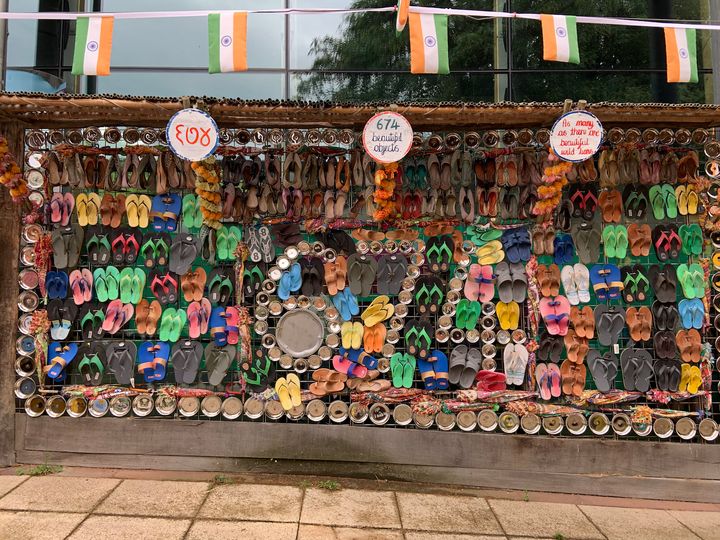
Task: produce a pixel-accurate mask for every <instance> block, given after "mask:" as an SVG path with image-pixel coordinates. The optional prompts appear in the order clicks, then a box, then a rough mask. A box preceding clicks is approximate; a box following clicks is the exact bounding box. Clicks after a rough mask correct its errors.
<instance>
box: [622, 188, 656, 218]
mask: <svg viewBox="0 0 720 540" xmlns="http://www.w3.org/2000/svg"><path fill="white" fill-rule="evenodd" d="M623 200H624V201H625V216H626V217H627V218H628V219H645V216H647V212H648V208H649V207H650V202H649V200H648V190H647V188H646V187H644V186H636V185H633V184H628V185H627V186H625V189H624V190H623Z"/></svg>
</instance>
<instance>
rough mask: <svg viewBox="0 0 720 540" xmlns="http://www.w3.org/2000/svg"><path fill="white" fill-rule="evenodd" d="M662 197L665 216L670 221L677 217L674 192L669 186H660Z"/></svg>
mask: <svg viewBox="0 0 720 540" xmlns="http://www.w3.org/2000/svg"><path fill="white" fill-rule="evenodd" d="M661 192H662V197H663V199H664V202H665V214H666V215H667V217H669V218H670V219H675V218H676V217H677V216H678V206H677V199H676V198H675V190H674V189H673V187H672V186H671V185H670V184H662V191H661Z"/></svg>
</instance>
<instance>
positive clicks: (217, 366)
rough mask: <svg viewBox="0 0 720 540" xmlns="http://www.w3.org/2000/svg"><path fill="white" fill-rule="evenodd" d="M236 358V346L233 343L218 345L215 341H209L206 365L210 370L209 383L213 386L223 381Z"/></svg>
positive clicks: (206, 348) (206, 351)
mask: <svg viewBox="0 0 720 540" xmlns="http://www.w3.org/2000/svg"><path fill="white" fill-rule="evenodd" d="M234 359H235V347H234V346H233V345H225V346H224V347H218V346H217V345H215V343H209V344H208V345H207V346H206V347H205V367H206V368H207V372H208V383H210V385H211V386H217V385H219V384H221V383H222V381H223V379H224V378H225V375H227V370H228V369H229V368H230V364H232V362H233V360H234Z"/></svg>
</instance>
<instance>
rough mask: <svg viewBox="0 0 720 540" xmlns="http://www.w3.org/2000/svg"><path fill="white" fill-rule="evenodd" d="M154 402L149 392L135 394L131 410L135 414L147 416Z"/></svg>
mask: <svg viewBox="0 0 720 540" xmlns="http://www.w3.org/2000/svg"><path fill="white" fill-rule="evenodd" d="M154 406H155V403H154V402H153V399H152V396H150V394H140V395H138V396H135V398H134V399H133V402H132V411H133V413H134V414H135V416H147V415H149V414H150V413H151V412H152V411H153V407H154Z"/></svg>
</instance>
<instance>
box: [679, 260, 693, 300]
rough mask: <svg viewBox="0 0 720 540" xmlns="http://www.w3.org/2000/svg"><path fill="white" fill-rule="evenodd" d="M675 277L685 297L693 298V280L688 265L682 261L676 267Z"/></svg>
mask: <svg viewBox="0 0 720 540" xmlns="http://www.w3.org/2000/svg"><path fill="white" fill-rule="evenodd" d="M677 278H678V281H679V282H680V285H681V286H682V291H683V296H684V297H685V298H695V280H694V278H693V275H692V273H691V272H690V270H689V268H688V265H687V264H685V263H683V264H681V265H680V266H678V267H677Z"/></svg>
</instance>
